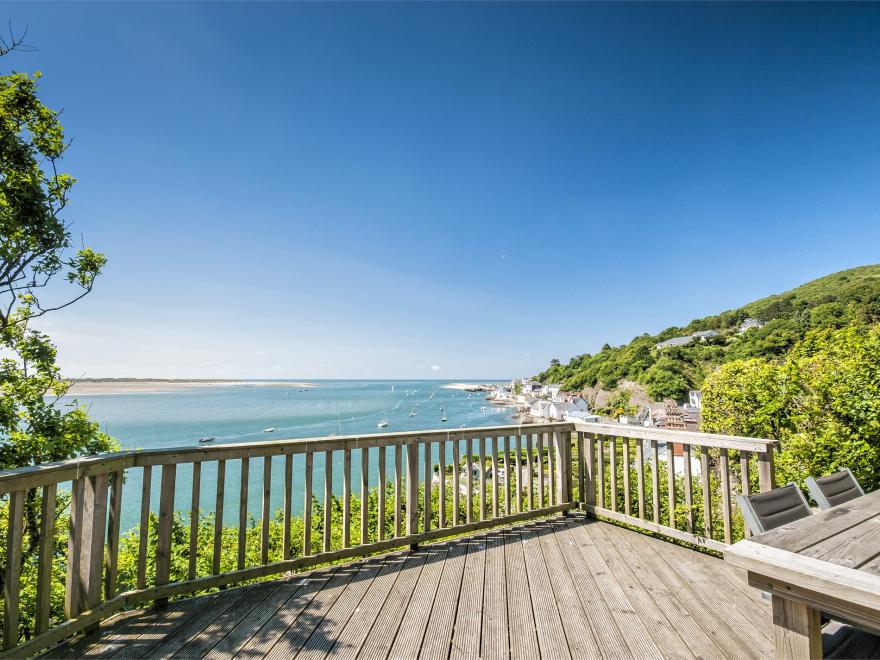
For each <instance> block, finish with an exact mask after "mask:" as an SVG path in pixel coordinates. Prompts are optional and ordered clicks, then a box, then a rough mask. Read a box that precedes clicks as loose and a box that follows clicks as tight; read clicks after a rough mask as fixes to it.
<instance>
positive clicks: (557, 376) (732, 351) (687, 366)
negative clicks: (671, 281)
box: [537, 264, 880, 400]
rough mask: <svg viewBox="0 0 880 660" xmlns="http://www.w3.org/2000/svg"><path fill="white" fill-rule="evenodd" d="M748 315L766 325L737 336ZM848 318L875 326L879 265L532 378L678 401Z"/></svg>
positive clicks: (879, 306) (879, 317)
mask: <svg viewBox="0 0 880 660" xmlns="http://www.w3.org/2000/svg"><path fill="white" fill-rule="evenodd" d="M747 318H755V319H758V320H760V321H762V322H763V323H764V325H763V327H756V328H752V329H750V330H746V331H745V332H743V333H742V334H740V332H739V328H740V324H741V323H742V322H743V321H744V320H745V319H747ZM852 321H861V322H867V323H876V322H878V321H880V264H875V265H871V266H861V267H859V268H852V269H850V270H844V271H841V272H839V273H834V274H832V275H826V276H825V277H821V278H819V279H817V280H813V281H812V282H807V283H806V284H803V285H801V286H799V287H797V288H796V289H792V290H791V291H786V292H785V293H780V294H776V295H772V296H768V297H766V298H762V299H760V300H756V301H754V302H752V303H749V304H747V305H744V306H742V307H740V308H738V309H732V310H728V311H726V312H722V313H720V314H718V315H716V316H707V317H705V318H702V319H696V320H693V321H691V322H690V323H688V324H687V325H685V326H681V327H671V328H667V329H666V330H664V331H663V332H661V333H659V334H657V335H648V334H644V335H641V336H639V337H636V338H635V339H633V340H632V341H631V342H629V343H628V344H624V345H622V346H609V345H607V344H606V345H605V346H603V347H602V350H601V351H599V352H598V353H596V354H593V355H590V354H589V353H586V354H584V355H578V356H577V357H574V358H572V359H571V360H570V361H569V363H568V364H561V363H560V362H559V361H558V360H553V362H552V363H551V365H550V367H549V368H548V369H547V370H546V371H543V372H541V373H540V374H539V375H538V376H537V379H538V380H540V381H541V382H544V383H551V382H553V383H562V384H563V385H564V386H565V388H566V389H569V390H581V389H584V388H587V387H601V388H602V389H605V390H613V389H615V388H616V387H617V385H618V383H619V382H620V381H622V380H632V381H636V382H638V383H640V384H641V385H643V386H644V387H645V389H646V390H647V392H648V394H649V395H650V396H651V397H653V398H654V399H656V400H660V399H663V398H665V397H672V398H676V399H680V398H682V397H684V396H686V395H687V391H688V389H695V388H696V389H698V388H699V387H700V386H701V384H702V382H703V379H704V378H705V376H706V374H707V373H708V372H709V371H711V370H712V369H713V368H714V367H715V366H717V365H719V364H722V363H725V362H730V361H732V360H740V359H746V358H753V357H780V356H782V355H784V354H785V353H786V352H787V351H788V350H789V349H790V348H791V347H792V346H793V345H794V344H795V342H797V341H798V340H800V339H801V338H802V337H803V336H804V335H805V334H806V333H807V332H808V331H809V330H813V329H816V328H829V327H842V326H844V325H847V324H848V323H850V322H852ZM706 330H715V331H716V332H718V333H719V334H718V336H717V337H709V338H706V339H694V340H692V341H691V343H689V344H686V345H683V346H671V347H665V348H660V349H658V348H656V345H657V344H658V343H660V342H663V341H665V340H667V339H672V338H673V337H685V336H690V335H692V334H693V333H695V332H698V331H706Z"/></svg>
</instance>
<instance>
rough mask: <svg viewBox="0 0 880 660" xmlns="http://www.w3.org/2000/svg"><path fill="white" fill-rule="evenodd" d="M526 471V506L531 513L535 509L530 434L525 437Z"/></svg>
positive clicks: (533, 459)
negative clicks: (527, 474) (527, 475)
mask: <svg viewBox="0 0 880 660" xmlns="http://www.w3.org/2000/svg"><path fill="white" fill-rule="evenodd" d="M526 471H527V472H528V473H529V478H528V481H527V482H526V484H527V486H528V489H529V490H528V493H527V495H526V504H528V506H529V511H533V510H534V509H535V457H534V455H533V453H532V434H531V433H529V434H527V435H526Z"/></svg>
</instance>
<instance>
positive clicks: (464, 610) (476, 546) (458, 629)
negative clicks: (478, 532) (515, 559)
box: [425, 536, 487, 660]
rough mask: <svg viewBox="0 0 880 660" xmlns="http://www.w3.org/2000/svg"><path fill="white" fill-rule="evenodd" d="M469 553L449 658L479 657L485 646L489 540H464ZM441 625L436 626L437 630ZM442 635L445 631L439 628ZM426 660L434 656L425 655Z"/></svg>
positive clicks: (473, 538)
mask: <svg viewBox="0 0 880 660" xmlns="http://www.w3.org/2000/svg"><path fill="white" fill-rule="evenodd" d="M465 543H466V544H467V548H468V552H467V558H466V559H465V563H464V575H463V577H462V580H461V595H460V597H459V599H458V609H457V611H456V613H455V625H454V627H453V631H452V648H451V649H450V651H449V657H450V658H451V659H452V660H456V659H457V658H478V657H480V645H481V643H482V634H481V633H482V626H483V588H484V586H485V577H486V554H487V552H486V550H487V545H486V537H485V536H475V537H472V538H469V539H467V541H465ZM438 628H439V626H435V630H436V629H438ZM439 630H440V632H442V630H443V629H442V628H439ZM425 656H426V657H435V656H433V654H430V653H426V654H425Z"/></svg>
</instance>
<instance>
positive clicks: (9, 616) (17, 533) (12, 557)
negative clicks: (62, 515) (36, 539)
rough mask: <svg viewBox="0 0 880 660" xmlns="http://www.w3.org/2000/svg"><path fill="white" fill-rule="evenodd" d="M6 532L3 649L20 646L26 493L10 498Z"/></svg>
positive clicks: (18, 492) (13, 495) (21, 492)
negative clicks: (20, 585) (19, 610)
mask: <svg viewBox="0 0 880 660" xmlns="http://www.w3.org/2000/svg"><path fill="white" fill-rule="evenodd" d="M8 511H9V520H8V523H7V524H8V528H7V530H6V575H5V576H4V582H3V615H4V616H3V648H4V649H6V650H9V649H11V648H13V647H14V646H16V645H18V601H19V581H20V578H21V543H22V531H23V521H24V516H23V513H24V491H21V490H19V491H16V492H14V493H12V494H11V495H10V496H9V509H8Z"/></svg>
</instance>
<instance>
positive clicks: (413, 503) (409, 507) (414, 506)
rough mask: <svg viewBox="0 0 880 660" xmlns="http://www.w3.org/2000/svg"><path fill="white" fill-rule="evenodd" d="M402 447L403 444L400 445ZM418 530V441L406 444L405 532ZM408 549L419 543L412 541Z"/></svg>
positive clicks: (413, 548) (417, 547) (416, 547)
mask: <svg viewBox="0 0 880 660" xmlns="http://www.w3.org/2000/svg"><path fill="white" fill-rule="evenodd" d="M400 446H401V447H403V445H400ZM418 532H419V443H418V442H412V443H410V444H408V445H406V533H407V535H408V536H409V535H412V534H418ZM409 549H410V550H413V551H415V550H418V549H419V544H418V543H413V544H412V545H410V546H409Z"/></svg>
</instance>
